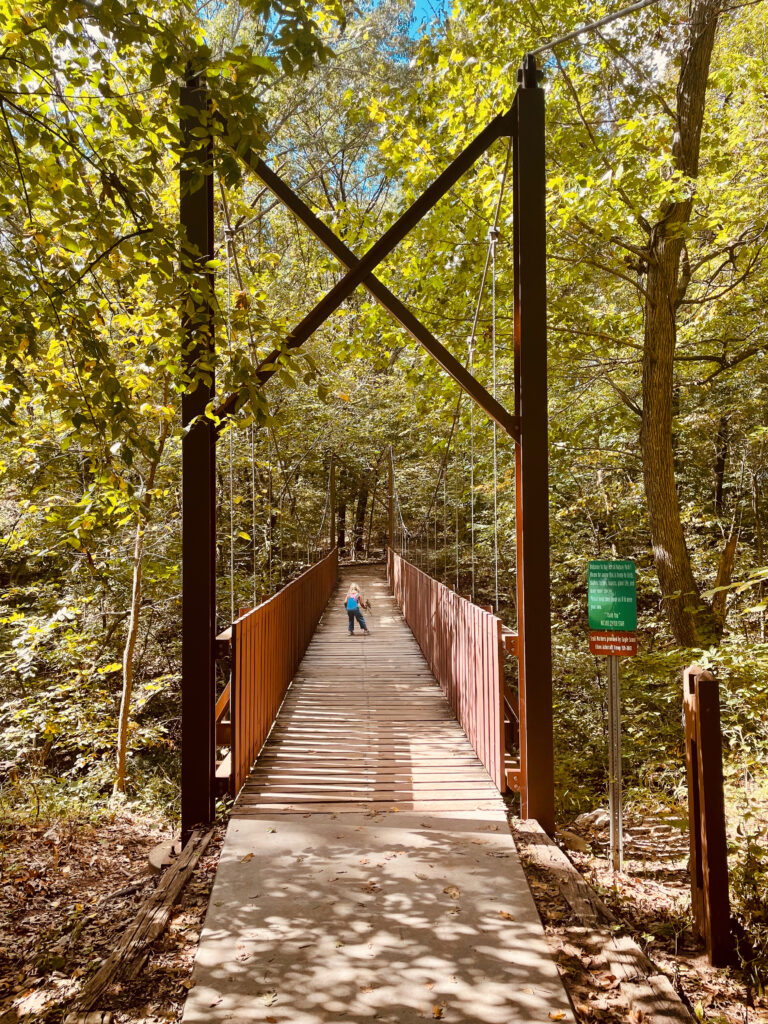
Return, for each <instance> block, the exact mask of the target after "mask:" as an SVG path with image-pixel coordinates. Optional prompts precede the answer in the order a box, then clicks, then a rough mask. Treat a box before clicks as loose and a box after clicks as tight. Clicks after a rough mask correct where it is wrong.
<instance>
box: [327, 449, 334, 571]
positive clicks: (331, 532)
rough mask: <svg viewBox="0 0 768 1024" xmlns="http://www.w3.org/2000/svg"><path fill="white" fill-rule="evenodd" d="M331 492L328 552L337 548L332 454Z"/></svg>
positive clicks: (332, 456) (332, 459) (329, 500)
mask: <svg viewBox="0 0 768 1024" xmlns="http://www.w3.org/2000/svg"><path fill="white" fill-rule="evenodd" d="M330 472H331V490H330V497H329V499H328V502H329V505H330V509H329V511H330V513H331V523H330V530H329V533H328V541H329V544H328V550H329V551H333V549H334V548H335V547H336V456H335V455H333V454H331V470H330Z"/></svg>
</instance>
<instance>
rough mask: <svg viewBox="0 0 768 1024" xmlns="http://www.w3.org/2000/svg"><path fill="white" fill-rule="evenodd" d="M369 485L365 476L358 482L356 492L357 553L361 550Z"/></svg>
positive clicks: (355, 542)
mask: <svg viewBox="0 0 768 1024" xmlns="http://www.w3.org/2000/svg"><path fill="white" fill-rule="evenodd" d="M368 493H369V485H368V478H367V477H365V478H364V479H363V480H362V481H361V483H360V489H359V490H358V492H357V508H356V509H355V539H354V548H355V551H356V552H357V553H358V554H361V553H362V551H363V534H364V533H365V512H366V509H367V508H368Z"/></svg>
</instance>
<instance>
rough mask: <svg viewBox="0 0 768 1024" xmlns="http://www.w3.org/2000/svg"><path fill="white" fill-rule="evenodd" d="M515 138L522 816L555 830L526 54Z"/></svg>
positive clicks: (542, 279)
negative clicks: (534, 819)
mask: <svg viewBox="0 0 768 1024" xmlns="http://www.w3.org/2000/svg"><path fill="white" fill-rule="evenodd" d="M519 81H520V87H519V88H518V90H517V93H516V94H515V101H514V109H515V111H516V113H517V132H516V133H515V135H514V137H513V150H512V154H513V155H512V159H513V192H514V199H513V217H514V241H513V248H514V278H515V285H514V304H515V310H514V312H515V411H516V413H517V414H518V415H519V417H520V443H519V444H518V445H517V446H516V449H515V464H516V481H517V486H516V491H517V517H516V518H517V522H516V528H517V591H518V592H517V608H518V634H519V641H518V652H519V653H518V657H519V680H520V711H521V730H520V733H521V736H520V740H521V772H522V777H523V790H522V793H521V800H522V811H521V813H522V816H523V817H524V818H525V817H530V818H536V819H537V821H538V822H539V824H540V825H541V826H542V828H544V829H545V831H546V832H548V833H549V834H550V835H552V834H553V833H554V828H555V809H554V750H553V735H552V635H551V624H550V577H549V479H548V461H549V445H548V422H547V419H548V418H547V279H546V270H547V252H546V168H545V153H544V91H543V89H541V88H540V87H539V84H538V72H537V69H536V60H535V58H533V57H531V56H530V55H528V56H526V58H525V61H524V62H523V67H522V69H521V71H520V73H519Z"/></svg>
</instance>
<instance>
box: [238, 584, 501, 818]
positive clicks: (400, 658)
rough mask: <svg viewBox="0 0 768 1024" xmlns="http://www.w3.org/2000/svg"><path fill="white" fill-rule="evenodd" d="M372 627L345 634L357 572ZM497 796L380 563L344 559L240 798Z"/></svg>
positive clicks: (329, 805)
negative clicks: (361, 564)
mask: <svg viewBox="0 0 768 1024" xmlns="http://www.w3.org/2000/svg"><path fill="white" fill-rule="evenodd" d="M353 579H354V580H355V582H356V583H357V584H358V586H360V587H361V589H362V591H363V593H364V594H365V595H366V597H367V598H368V599H369V600H370V602H371V605H372V610H371V613H369V614H367V615H366V621H367V623H368V625H369V626H370V630H371V632H370V635H369V636H364V635H363V634H361V633H360V632H359V631H358V630H359V627H358V626H357V625H356V626H355V634H354V636H353V637H352V638H350V637H349V636H348V635H347V631H346V625H347V615H346V612H345V611H344V609H343V598H344V594H345V593H346V589H347V587H348V586H349V583H350V582H351V581H352V580H353ZM393 806H396V807H398V808H400V809H402V810H437V811H439V810H466V809H470V810H471V809H493V808H496V809H498V808H500V807H501V806H502V805H501V801H500V799H499V794H498V791H497V790H496V789H495V787H494V786H493V783H492V782H491V780H490V779H489V777H488V773H487V772H486V770H485V768H484V767H483V766H482V764H481V763H480V761H479V760H478V758H477V756H476V754H475V752H474V750H473V749H472V747H471V746H470V743H469V740H468V739H467V737H466V736H465V735H464V732H463V730H462V729H461V727H460V726H459V725H458V723H457V722H456V720H455V719H454V717H453V715H452V713H451V709H450V707H449V706H448V704H447V702H446V700H445V698H444V697H443V694H442V693H441V691H440V688H439V687H438V685H437V683H436V682H435V680H434V678H433V676H432V673H431V672H430V670H429V667H428V666H427V663H426V661H425V660H424V657H423V655H422V653H421V650H420V649H419V645H418V644H417V643H416V641H415V639H414V638H413V634H412V633H411V631H410V629H409V628H408V626H407V625H406V623H405V621H404V619H403V616H402V614H401V612H400V610H399V608H398V607H397V605H396V604H395V601H394V599H393V597H392V595H391V593H390V591H389V588H388V586H387V582H386V579H385V578H384V577H383V575H382V571H381V569H379V568H378V567H377V568H375V569H371V568H369V567H366V568H364V569H363V568H361V569H346V570H345V572H344V573H343V576H342V580H341V581H340V583H339V586H338V587H337V589H336V592H335V593H334V595H333V597H332V598H331V602H330V604H329V607H328V610H327V611H326V613H325V615H324V616H323V618H322V620H321V622H320V624H319V627H318V629H317V632H316V633H315V636H314V637H313V639H312V642H311V644H310V646H309V649H308V650H307V653H306V655H305V656H304V660H303V661H302V663H301V665H300V667H299V671H298V673H297V675H296V678H295V679H294V682H293V684H292V686H291V688H290V690H289V691H288V694H287V696H286V699H285V702H284V704H283V706H282V708H281V711H280V716H279V718H278V720H277V722H276V723H275V727H274V729H273V730H272V733H271V735H270V737H269V740H268V741H267V743H266V745H265V747H264V749H263V751H262V753H261V755H260V757H259V759H258V762H257V763H256V765H255V767H254V769H253V772H252V773H251V775H250V777H249V779H248V782H247V783H246V785H245V786H244V788H243V790H242V791H241V793H240V796H239V798H238V801H237V805H236V811H237V813H239V814H246V813H260V812H264V811H267V812H269V813H273V812H277V811H281V812H284V811H298V810H314V811H328V812H332V811H336V812H339V811H348V812H349V811H362V810H370V809H372V808H373V809H376V810H386V809H389V808H391V807H393Z"/></svg>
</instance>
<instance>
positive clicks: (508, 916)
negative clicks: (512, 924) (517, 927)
mask: <svg viewBox="0 0 768 1024" xmlns="http://www.w3.org/2000/svg"><path fill="white" fill-rule="evenodd" d="M499 917H503V918H504V920H505V921H514V920H515V916H514V914H508V913H507V911H506V910H500V911H499Z"/></svg>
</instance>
